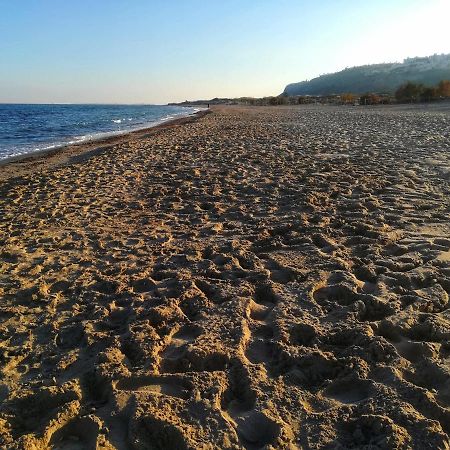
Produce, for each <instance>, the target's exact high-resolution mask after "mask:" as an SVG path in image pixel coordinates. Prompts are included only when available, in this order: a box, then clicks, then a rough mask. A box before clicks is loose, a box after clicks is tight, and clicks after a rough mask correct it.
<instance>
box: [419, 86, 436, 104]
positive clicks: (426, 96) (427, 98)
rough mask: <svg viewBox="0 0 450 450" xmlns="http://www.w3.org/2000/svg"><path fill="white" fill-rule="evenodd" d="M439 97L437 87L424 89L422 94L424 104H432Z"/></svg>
mask: <svg viewBox="0 0 450 450" xmlns="http://www.w3.org/2000/svg"><path fill="white" fill-rule="evenodd" d="M437 97H438V90H437V89H436V88H435V87H424V88H423V89H422V92H421V93H420V99H421V100H422V101H424V102H431V101H432V100H435V99H436V98H437Z"/></svg>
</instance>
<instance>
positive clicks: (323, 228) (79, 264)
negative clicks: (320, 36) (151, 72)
mask: <svg viewBox="0 0 450 450" xmlns="http://www.w3.org/2000/svg"><path fill="white" fill-rule="evenodd" d="M99 145H100V144H98V143H97V144H95V145H94V144H91V147H86V148H77V149H68V150H65V151H62V152H56V153H52V154H51V155H47V156H46V157H42V156H40V157H37V158H33V159H32V160H24V161H22V162H18V163H17V162H16V163H14V164H9V165H6V166H3V167H0V180H1V181H0V192H1V194H0V212H1V220H0V243H1V246H0V295H1V302H0V306H1V308H0V320H1V322H0V336H1V339H0V345H1V352H0V368H1V370H2V380H1V383H0V402H1V406H0V446H1V447H2V448H8V449H23V448H25V449H59V450H63V449H64V450H69V449H70V450H75V449H80V450H81V449H96V448H97V449H165V450H170V449H216V448H220V449H260V448H266V449H296V448H298V449H300V448H305V449H306V448H310V449H318V448H321V449H322V448H323V449H334V448H370V449H384V448H390V449H391V448H398V449H406V448H436V449H437V448H439V449H441V448H449V445H450V444H449V434H450V408H449V407H450V359H449V358H450V310H449V309H448V308H449V303H448V302H449V293H450V220H449V217H450V200H449V199H450V112H449V110H448V108H439V107H435V108H432V109H425V108H422V107H420V106H419V107H408V108H402V107H396V108H389V107H380V108H344V107H342V108H338V107H319V106H310V107H307V106H305V107H280V108H243V107H242V108H238V107H221V108H216V109H214V111H213V114H208V115H205V116H204V117H202V118H200V119H199V120H196V121H194V120H188V121H185V122H183V123H179V124H175V125H173V126H170V127H165V128H161V129H157V130H153V131H151V132H148V133H144V132H143V133H138V134H133V135H128V136H122V137H121V138H120V139H119V140H117V141H116V142H110V141H108V143H107V144H105V145H100V149H99ZM71 152H73V153H71Z"/></svg>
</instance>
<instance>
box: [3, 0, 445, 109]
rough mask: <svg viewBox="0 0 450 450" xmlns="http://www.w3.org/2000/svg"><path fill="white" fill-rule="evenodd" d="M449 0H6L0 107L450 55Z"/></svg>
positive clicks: (188, 93)
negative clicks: (439, 54) (18, 103)
mask: <svg viewBox="0 0 450 450" xmlns="http://www.w3.org/2000/svg"><path fill="white" fill-rule="evenodd" d="M448 17H450V1H449V0H428V1H424V0H420V1H419V0H378V1H373V2H366V1H361V0H358V1H356V0H334V1H331V0H321V1H318V0H316V1H312V0H311V1H302V0H297V1H295V0H254V1H250V0H240V1H238V0H184V1H183V0H166V1H159V0H155V1H152V0H147V1H143V0H127V1H118V0H96V1H92V0H90V1H87V0H76V1H75V0H0V102H37V103H45V102H77V103H79V102H81V103H83V102H99V103H102V102H105V103H115V102H117V103H165V102H168V101H179V100H185V99H196V98H211V97H216V96H219V97H227V96H229V97H236V96H243V95H249V96H255V97H257V96H264V95H277V94H279V93H281V92H282V90H283V88H284V86H285V85H286V84H287V83H291V82H295V81H301V80H304V79H309V78H312V77H315V76H318V75H320V74H322V73H327V72H333V71H336V70H340V69H343V68H345V67H350V66H354V65H360V64H369V63H376V62H384V61H386V62H388V61H401V60H402V59H403V58H405V57H408V56H416V55H419V56H425V55H430V54H433V53H450V31H448V30H449V28H448V23H447V22H448Z"/></svg>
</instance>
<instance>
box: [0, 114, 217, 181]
mask: <svg viewBox="0 0 450 450" xmlns="http://www.w3.org/2000/svg"><path fill="white" fill-rule="evenodd" d="M210 112H211V109H209V110H208V109H203V110H200V111H196V112H195V113H192V114H189V115H187V116H183V117H177V118H173V119H169V120H167V121H164V122H162V123H161V122H159V123H158V122H157V123H156V124H155V125H153V126H149V127H145V128H139V129H137V130H130V131H124V132H123V133H120V134H115V135H111V136H107V137H100V138H98V139H95V138H93V139H90V140H88V141H83V142H77V143H71V144H66V145H61V146H58V147H54V148H49V149H43V150H37V151H35V152H32V153H27V154H23V155H16V156H11V157H8V158H4V159H2V160H0V181H4V180H7V179H9V178H11V177H15V176H22V175H24V174H25V173H30V172H33V171H34V170H39V169H38V167H41V166H45V165H46V163H48V164H49V165H50V166H56V165H60V164H64V163H66V162H76V161H77V160H78V159H79V158H83V159H84V157H85V156H86V154H87V153H92V154H98V153H100V152H102V151H105V150H107V149H108V148H110V147H112V146H114V145H117V144H123V143H125V142H128V141H130V140H132V139H139V138H145V137H147V136H148V135H150V134H151V133H152V132H158V131H160V130H164V129H167V128H172V127H174V126H179V125H184V124H186V123H191V122H194V121H196V120H199V119H200V118H202V117H204V116H205V115H207V114H209V113H210ZM36 165H37V166H36Z"/></svg>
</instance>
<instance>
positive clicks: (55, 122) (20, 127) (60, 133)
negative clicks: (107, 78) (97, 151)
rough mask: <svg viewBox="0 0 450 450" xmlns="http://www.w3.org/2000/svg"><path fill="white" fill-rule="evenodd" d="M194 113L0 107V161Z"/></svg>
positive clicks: (177, 108) (151, 107)
mask: <svg viewBox="0 0 450 450" xmlns="http://www.w3.org/2000/svg"><path fill="white" fill-rule="evenodd" d="M197 111H199V108H191V107H183V106H159V105H80V104H51V105H41V104H39V105H25V104H0V161H1V160H5V159H7V158H10V157H14V156H20V155H28V154H31V153H33V152H37V151H42V150H49V149H54V148H57V147H62V146H65V145H69V144H75V143H80V142H86V141H92V140H96V139H101V138H105V137H108V136H114V135H118V134H124V133H127V132H129V131H134V130H139V129H144V128H149V127H152V126H155V125H159V124H161V123H164V122H166V121H169V120H171V119H176V118H180V117H183V116H188V115H191V114H194V113H195V112H197Z"/></svg>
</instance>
